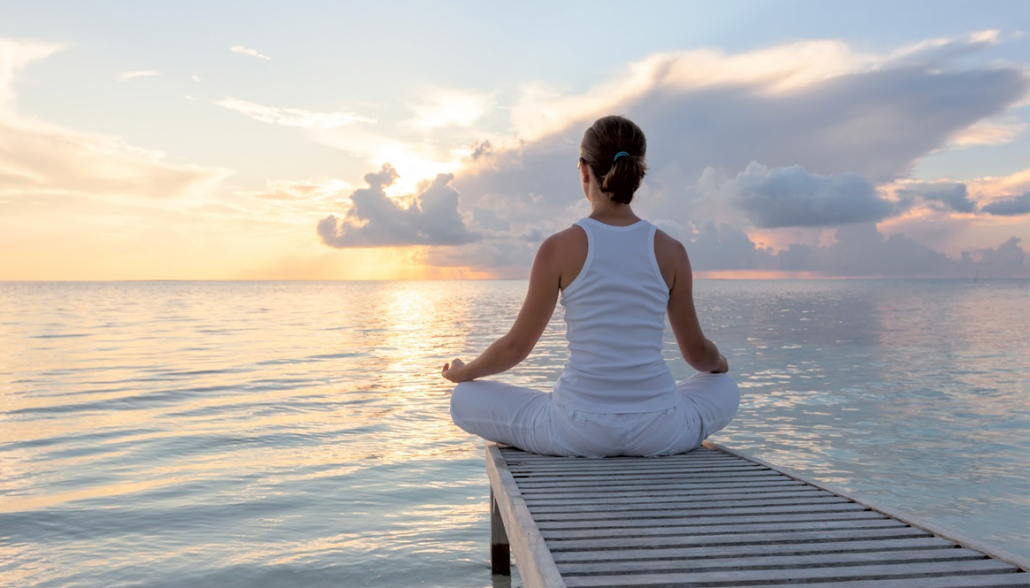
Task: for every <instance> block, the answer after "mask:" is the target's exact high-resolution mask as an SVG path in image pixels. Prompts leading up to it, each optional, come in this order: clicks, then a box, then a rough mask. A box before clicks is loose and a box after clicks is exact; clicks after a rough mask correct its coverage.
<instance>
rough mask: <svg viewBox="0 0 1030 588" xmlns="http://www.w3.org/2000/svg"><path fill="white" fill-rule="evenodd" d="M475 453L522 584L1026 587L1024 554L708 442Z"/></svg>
mask: <svg viewBox="0 0 1030 588" xmlns="http://www.w3.org/2000/svg"><path fill="white" fill-rule="evenodd" d="M486 450H487V472H488V474H489V476H490V485H491V490H492V492H493V494H492V497H494V498H496V501H497V506H496V507H495V508H496V513H497V515H498V518H499V519H500V520H502V521H503V523H504V527H505V529H506V530H507V533H506V535H504V534H502V533H503V530H502V531H498V530H496V529H495V530H493V531H492V537H494V538H497V537H504V538H506V539H508V540H509V542H510V544H511V551H512V553H513V555H514V557H515V562H516V564H517V565H518V566H519V572H520V574H521V576H522V578H523V583H524V585H525V586H526V587H527V588H535V587H547V588H556V587H564V586H568V587H570V588H571V587H575V586H667V587H672V586H683V587H687V586H691V587H693V586H706V587H708V586H711V587H718V588H729V587H733V586H747V587H749V588H772V587H774V586H776V587H781V588H782V587H783V586H787V585H803V586H804V587H805V588H965V587H969V588H987V587H992V586H998V587H1009V586H1023V587H1025V588H1030V573H1028V572H1030V565H1028V563H1027V561H1026V560H1025V559H1023V558H1020V557H1018V556H1015V555H1013V554H1009V553H1005V552H1003V551H1000V550H997V549H994V548H992V547H989V546H987V545H984V544H982V543H980V542H978V541H975V540H972V539H969V538H966V537H962V536H961V535H959V534H958V533H956V532H954V531H952V530H948V529H944V528H942V527H940V526H938V525H935V524H932V523H929V522H926V521H922V520H919V519H916V518H914V517H912V516H910V515H906V514H904V513H901V512H898V511H896V510H895V509H890V508H886V507H881V506H875V505H871V504H869V502H868V501H866V500H861V499H859V498H857V497H855V496H853V495H852V494H850V493H848V492H845V491H843V490H840V489H837V488H832V487H829V486H827V485H825V484H822V483H821V482H817V481H815V480H812V479H810V478H807V477H805V476H803V475H800V474H798V473H796V472H793V471H791V470H788V469H786V468H783V467H779V466H775V465H773V464H770V463H767V462H765V461H762V460H760V459H757V458H755V457H752V456H748V455H744V454H742V453H740V452H737V451H734V450H731V449H728V448H726V447H723V446H722V445H719V444H717V443H712V442H709V441H705V442H704V444H703V445H702V446H701V447H698V448H697V449H695V450H693V451H690V452H688V453H684V454H681V455H675V456H669V457H657V458H634V457H614V458H605V459H579V458H567V457H551V456H541V455H534V454H531V453H525V452H523V451H519V450H518V449H515V448H513V447H508V446H506V445H498V444H496V443H487V447H486ZM495 520H497V519H493V520H492V522H494V521H495ZM495 557H496V556H495ZM504 563H506V562H504ZM494 566H495V569H503V567H502V568H498V562H496V561H495V563H494Z"/></svg>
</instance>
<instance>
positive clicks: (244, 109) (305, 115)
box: [215, 96, 376, 129]
mask: <svg viewBox="0 0 1030 588" xmlns="http://www.w3.org/2000/svg"><path fill="white" fill-rule="evenodd" d="M215 104H217V105H219V106H221V107H223V108H228V109H229V110H235V111H236V112H239V113H240V114H244V115H246V116H249V117H250V118H253V119H255V120H259V121H261V122H263V123H268V124H273V125H281V126H284V127H305V128H309V127H313V128H319V129H335V128H339V127H345V126H348V125H352V124H354V123H359V122H363V123H374V122H376V121H375V119H373V118H369V117H367V116H361V115H360V114H357V113H354V112H313V111H310V110H304V109H302V108H277V107H274V106H264V105H261V104H256V103H254V102H247V101H246V100H240V99H238V98H232V97H228V96H227V97H225V98H222V99H221V100H216V101H215Z"/></svg>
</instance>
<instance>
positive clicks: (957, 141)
mask: <svg viewBox="0 0 1030 588" xmlns="http://www.w3.org/2000/svg"><path fill="white" fill-rule="evenodd" d="M1027 126H1028V125H1027V124H1026V123H1022V122H996V123H991V122H986V121H981V122H978V123H975V124H973V125H970V126H969V127H966V128H964V129H960V130H958V131H956V132H955V133H954V134H953V135H952V136H951V141H950V145H954V146H955V147H971V146H973V145H1004V144H1006V143H1011V142H1012V141H1014V140H1015V139H1016V137H1018V136H1019V135H1020V133H1022V132H1023V131H1025V130H1026V129H1027Z"/></svg>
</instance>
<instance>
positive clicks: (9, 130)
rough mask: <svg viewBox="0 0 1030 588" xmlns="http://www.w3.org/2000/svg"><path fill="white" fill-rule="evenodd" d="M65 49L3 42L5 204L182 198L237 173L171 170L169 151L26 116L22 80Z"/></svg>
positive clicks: (0, 163)
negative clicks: (19, 95)
mask: <svg viewBox="0 0 1030 588" xmlns="http://www.w3.org/2000/svg"><path fill="white" fill-rule="evenodd" d="M61 48H62V46H60V45H50V44H40V43H35V42H20V41H13V40H10V39H0V199H2V200H8V201H10V200H12V199H18V198H32V197H34V196H36V195H40V194H49V195H53V194H82V195H89V196H91V197H95V198H108V197H123V198H127V199H136V198H141V197H142V198H176V197H182V196H196V195H200V194H203V193H206V192H208V191H209V190H211V189H213V188H214V187H215V186H216V185H218V184H219V183H220V182H221V181H222V180H223V179H224V178H226V177H228V176H229V175H231V174H232V173H233V171H232V170H228V169H223V168H209V167H201V166H198V165H192V164H182V163H170V162H168V161H167V155H166V154H165V153H164V152H162V151H157V150H153V149H146V148H142V147H137V146H134V145H130V144H127V143H125V142H124V141H123V140H122V139H120V138H119V137H115V136H110V135H101V134H97V133H85V132H80V131H75V130H72V129H68V128H65V127H62V126H59V125H55V124H51V123H48V122H45V121H42V120H39V119H37V118H34V117H26V116H22V115H21V114H19V113H18V112H17V111H15V110H14V109H13V107H12V105H13V97H14V87H13V85H14V81H15V78H16V75H17V74H18V73H19V72H20V71H21V70H22V69H23V68H24V67H25V66H26V65H28V64H29V63H32V62H33V61H36V60H39V59H44V58H46V57H48V56H49V55H51V54H53V53H54V52H56V51H59V50H60V49H61Z"/></svg>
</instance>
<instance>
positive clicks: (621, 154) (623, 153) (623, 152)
mask: <svg viewBox="0 0 1030 588" xmlns="http://www.w3.org/2000/svg"><path fill="white" fill-rule="evenodd" d="M623 155H625V156H627V157H628V156H629V153H626V152H625V151H619V152H618V153H616V154H615V159H613V160H612V161H613V162H614V161H615V160H616V159H618V158H620V157H622V156H623Z"/></svg>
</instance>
